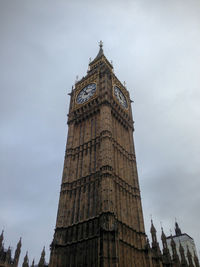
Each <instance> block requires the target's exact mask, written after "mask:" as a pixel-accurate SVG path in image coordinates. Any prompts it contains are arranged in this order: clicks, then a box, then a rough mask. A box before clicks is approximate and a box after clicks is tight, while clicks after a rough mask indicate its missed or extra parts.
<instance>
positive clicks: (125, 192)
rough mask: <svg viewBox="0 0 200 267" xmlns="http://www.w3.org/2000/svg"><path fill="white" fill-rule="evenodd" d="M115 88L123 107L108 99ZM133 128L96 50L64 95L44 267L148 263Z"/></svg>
mask: <svg viewBox="0 0 200 267" xmlns="http://www.w3.org/2000/svg"><path fill="white" fill-rule="evenodd" d="M91 83H95V84H96V91H95V93H94V95H93V96H91V98H90V99H89V100H88V101H86V102H85V103H83V104H78V103H77V96H78V94H79V93H80V91H81V90H83V88H84V87H85V86H87V85H88V84H91ZM114 86H117V87H118V88H120V90H121V92H122V93H123V95H124V96H125V98H126V101H127V104H128V108H123V107H122V105H120V102H119V100H118V99H117V97H116V96H114V92H113V88H114ZM86 94H87V92H86ZM133 130H134V128H133V119H132V111H131V100H130V97H129V92H128V91H127V90H126V88H125V86H123V85H122V84H121V82H120V81H119V80H118V79H117V77H116V76H115V75H114V73H113V67H112V65H111V64H110V63H109V62H108V60H107V59H106V57H105V56H104V54H103V50H102V46H101V47H100V51H99V54H98V55H97V57H96V58H95V59H94V61H92V62H91V63H90V69H89V71H88V73H87V76H86V77H84V78H83V79H82V80H80V81H79V82H77V83H76V85H75V88H74V89H73V90H72V92H71V101H70V108H69V115H68V138H67V145H66V155H65V162H64V170H63V178H62V185H61V193H60V201H59V208H58V215H57V223H56V230H55V235H54V239H53V242H52V245H51V258H50V266H51V267H53V266H58V267H61V266H62V267H64V266H133V263H134V266H147V265H146V260H145V244H146V236H145V232H144V222H143V215H142V206H141V197H140V189H139V183H138V175H137V167H136V159H135V149H134V143H133Z"/></svg>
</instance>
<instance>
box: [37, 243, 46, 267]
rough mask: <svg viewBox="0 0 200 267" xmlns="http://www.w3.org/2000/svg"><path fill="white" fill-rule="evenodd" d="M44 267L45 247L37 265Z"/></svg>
mask: <svg viewBox="0 0 200 267" xmlns="http://www.w3.org/2000/svg"><path fill="white" fill-rule="evenodd" d="M44 266H45V247H43V250H42V253H41V257H40V260H39V263H38V267H44Z"/></svg>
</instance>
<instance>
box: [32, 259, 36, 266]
mask: <svg viewBox="0 0 200 267" xmlns="http://www.w3.org/2000/svg"><path fill="white" fill-rule="evenodd" d="M34 265H35V259H33V261H32V265H31V267H34Z"/></svg>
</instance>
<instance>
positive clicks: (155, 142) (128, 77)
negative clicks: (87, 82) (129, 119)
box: [0, 0, 200, 262]
mask: <svg viewBox="0 0 200 267" xmlns="http://www.w3.org/2000/svg"><path fill="white" fill-rule="evenodd" d="M199 14H200V2H199V0H167V1H166V0H151V1H150V0H132V1H128V0H127V1H122V0H118V1H117V0H111V1H106V0H105V1H103V0H101V1H94V0H93V1H92V0H91V1H90V0H85V1H72V0H68V1H67V0H65V1H62V0H60V1H56V0H54V1H53V0H48V1H47V0H42V1H40V0H24V1H22V0H16V1H12V0H0V40H1V41H0V93H1V94H0V229H4V230H5V245H6V246H9V245H11V246H12V247H13V249H15V246H16V243H17V241H18V239H19V237H20V236H21V237H22V254H21V260H23V258H24V255H25V252H26V250H28V253H29V258H30V261H32V259H33V258H35V259H36V262H37V261H38V259H39V256H40V253H41V250H42V247H43V246H44V245H45V246H46V250H47V254H48V253H49V252H48V251H49V245H50V243H51V241H52V237H53V232H54V227H55V221H56V213H57V205H58V198H59V191H60V183H61V173H62V167H63V160H64V151H65V143H66V138H67V125H66V121H67V112H68V105H69V96H68V95H67V94H68V93H69V92H70V90H71V86H72V85H73V84H74V81H75V77H76V75H79V77H80V78H81V77H82V76H84V75H85V74H86V71H87V67H88V62H89V58H90V57H92V58H94V57H95V56H96V54H97V53H98V41H99V40H103V42H104V52H105V55H106V56H107V58H108V60H112V61H113V64H114V71H115V74H116V75H117V77H118V78H119V79H120V80H121V81H122V82H123V81H126V84H127V89H128V90H129V91H130V94H131V97H132V99H133V100H134V104H133V116H134V120H135V134H134V139H135V146H136V157H137V164H138V171H139V179H140V186H141V194H142V203H143V210H144V218H145V226H146V231H147V233H149V227H150V223H149V222H150V214H152V216H153V219H154V223H155V226H156V227H157V229H158V236H159V235H160V222H162V225H163V227H164V230H165V232H166V234H167V235H169V234H170V229H171V230H172V231H173V232H174V222H175V218H176V219H177V221H178V223H179V224H180V226H181V228H182V231H183V232H186V233H188V234H189V235H190V236H192V237H193V238H194V240H195V243H196V245H197V247H198V250H199V249H200V231H199V221H200V213H199V210H200V193H199V190H200V158H199V155H200V141H199V133H200V88H199V86H200V73H199V72H200V70H199V69H200V68H199V63H200V45H199V44H200V15H199ZM47 261H48V257H47Z"/></svg>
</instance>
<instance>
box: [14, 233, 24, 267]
mask: <svg viewBox="0 0 200 267" xmlns="http://www.w3.org/2000/svg"><path fill="white" fill-rule="evenodd" d="M21 246H22V239H21V237H20V240H19V242H18V243H17V248H16V250H15V256H14V266H15V267H17V266H18V262H19V257H20V253H21Z"/></svg>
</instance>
